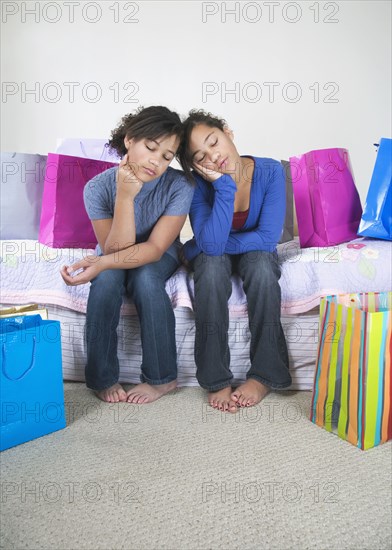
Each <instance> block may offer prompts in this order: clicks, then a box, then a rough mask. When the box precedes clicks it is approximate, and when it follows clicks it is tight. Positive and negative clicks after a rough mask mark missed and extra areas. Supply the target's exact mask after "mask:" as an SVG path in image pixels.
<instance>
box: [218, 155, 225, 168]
mask: <svg viewBox="0 0 392 550" xmlns="http://www.w3.org/2000/svg"><path fill="white" fill-rule="evenodd" d="M226 163H227V157H226V158H225V159H223V160H222V162H220V163H219V170H222V168H223V166H224V165H225V164H226Z"/></svg>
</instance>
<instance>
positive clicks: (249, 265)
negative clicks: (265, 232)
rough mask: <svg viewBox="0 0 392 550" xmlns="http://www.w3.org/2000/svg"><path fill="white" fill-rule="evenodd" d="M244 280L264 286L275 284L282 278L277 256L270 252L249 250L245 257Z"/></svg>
mask: <svg viewBox="0 0 392 550" xmlns="http://www.w3.org/2000/svg"><path fill="white" fill-rule="evenodd" d="M243 271H244V281H245V282H247V283H248V284H259V285H261V286H263V287H264V288H268V287H271V286H274V285H275V284H277V283H278V281H279V278H280V267H279V262H278V259H277V257H276V256H275V255H274V254H271V253H270V252H261V251H256V252H249V253H248V254H246V255H245V257H244V258H243Z"/></svg>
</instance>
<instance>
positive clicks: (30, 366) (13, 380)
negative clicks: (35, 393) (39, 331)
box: [2, 336, 36, 382]
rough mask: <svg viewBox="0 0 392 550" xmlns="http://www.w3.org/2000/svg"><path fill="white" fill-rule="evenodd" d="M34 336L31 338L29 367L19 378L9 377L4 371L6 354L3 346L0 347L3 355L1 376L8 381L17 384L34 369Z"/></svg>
mask: <svg viewBox="0 0 392 550" xmlns="http://www.w3.org/2000/svg"><path fill="white" fill-rule="evenodd" d="M35 340H36V339H35V336H33V352H32V354H31V363H30V365H29V366H28V367H27V369H26V370H25V371H24V372H23V373H22V374H21V375H20V376H16V377H13V376H10V375H9V374H8V373H7V371H6V369H7V366H6V352H5V344H3V346H2V355H3V368H2V370H3V374H4V376H5V377H6V378H8V380H11V381H12V382H17V381H18V380H21V379H22V378H24V377H25V376H26V374H28V373H29V372H30V371H31V369H32V368H33V367H34V363H35V350H36V341H35Z"/></svg>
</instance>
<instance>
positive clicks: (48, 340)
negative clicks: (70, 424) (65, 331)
mask: <svg viewBox="0 0 392 550" xmlns="http://www.w3.org/2000/svg"><path fill="white" fill-rule="evenodd" d="M0 338H1V354H0V365H1V367H0V380H1V384H0V401H1V422H0V450H1V451H4V450H5V449H8V448H9V447H13V446H14V445H19V444H20V443H25V442H26V441H30V440H31V439H35V438H36V437H41V436H43V435H46V434H49V433H51V432H54V431H57V430H61V429H62V428H65V414H64V390H63V381H62V367H61V338H60V323H59V321H43V320H42V319H41V317H40V316H39V315H30V316H23V317H11V318H6V319H0Z"/></svg>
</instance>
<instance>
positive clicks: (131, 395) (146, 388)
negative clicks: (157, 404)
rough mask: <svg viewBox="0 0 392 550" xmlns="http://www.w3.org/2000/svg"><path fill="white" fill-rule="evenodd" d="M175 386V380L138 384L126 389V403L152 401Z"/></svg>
mask: <svg viewBox="0 0 392 550" xmlns="http://www.w3.org/2000/svg"><path fill="white" fill-rule="evenodd" d="M176 387H177V380H173V382H169V383H168V384H157V385H153V386H150V384H138V385H137V386H135V387H134V388H132V389H131V390H128V391H127V397H126V401H128V403H138V404H139V405H141V404H143V403H152V402H153V401H156V400H157V399H159V398H160V397H162V395H165V394H166V393H169V391H172V390H174V389H175V388H176Z"/></svg>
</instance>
